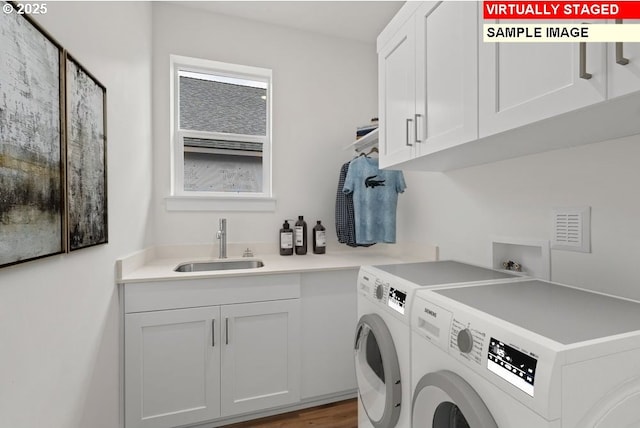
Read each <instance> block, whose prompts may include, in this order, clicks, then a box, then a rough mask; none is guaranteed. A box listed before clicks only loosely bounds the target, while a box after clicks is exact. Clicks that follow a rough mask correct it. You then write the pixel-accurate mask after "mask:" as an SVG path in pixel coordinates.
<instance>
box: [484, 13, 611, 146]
mask: <svg viewBox="0 0 640 428" xmlns="http://www.w3.org/2000/svg"><path fill="white" fill-rule="evenodd" d="M480 4H482V3H480ZM480 19H482V14H481V13H480ZM483 22H484V23H487V24H489V23H498V21H495V20H493V21H492V20H487V21H483ZM501 22H502V23H504V22H508V21H501ZM517 22H518V23H527V21H524V20H518V21H517ZM530 22H533V21H530ZM558 22H564V21H558ZM580 46H581V44H580V43H489V42H487V43H485V42H483V41H482V40H480V42H479V47H480V49H479V82H480V83H479V97H480V98H479V117H480V124H479V131H480V132H479V135H480V137H485V136H488V135H492V134H496V133H498V132H501V131H505V130H507V129H512V128H516V127H519V126H522V125H526V124H529V123H533V122H536V121H539V120H542V119H546V118H549V117H552V116H556V115H559V114H562V113H566V112H569V111H572V110H576V109H578V108H581V107H586V106H588V105H591V104H595V103H597V102H600V101H603V100H604V99H605V98H606V55H605V52H606V43H584V44H582V46H584V48H585V49H584V51H583V52H582V53H581V49H580ZM581 57H582V58H583V59H585V61H586V72H588V73H590V74H591V78H590V79H586V78H583V77H580V59H581Z"/></svg>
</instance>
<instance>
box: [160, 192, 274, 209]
mask: <svg viewBox="0 0 640 428" xmlns="http://www.w3.org/2000/svg"><path fill="white" fill-rule="evenodd" d="M164 200H165V206H166V209H167V211H250V212H259V211H263V212H265V211H270V212H274V211H275V210H276V199H275V198H260V197H255V196H253V197H242V196H234V197H226V198H225V197H212V196H167V197H165V198H164Z"/></svg>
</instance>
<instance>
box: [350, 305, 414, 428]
mask: <svg viewBox="0 0 640 428" xmlns="http://www.w3.org/2000/svg"><path fill="white" fill-rule="evenodd" d="M354 348H355V360H356V361H355V362H356V364H355V365H356V380H357V381H358V394H359V395H360V402H361V403H362V406H363V407H364V410H365V412H366V413H367V417H368V418H369V421H370V422H371V424H372V425H373V426H374V428H393V427H395V426H396V424H397V422H398V418H399V417H400V403H401V401H402V388H401V385H400V365H399V364H398V354H397V353H396V347H395V345H394V344H393V338H392V337H391V333H390V332H389V329H388V328H387V325H386V324H385V322H384V320H383V319H382V318H381V317H380V315H377V314H367V315H363V316H362V318H360V321H358V326H357V327H356V338H355V346H354Z"/></svg>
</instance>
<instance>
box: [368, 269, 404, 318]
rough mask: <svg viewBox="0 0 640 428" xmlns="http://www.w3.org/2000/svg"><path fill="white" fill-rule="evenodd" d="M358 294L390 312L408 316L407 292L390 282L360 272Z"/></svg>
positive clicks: (371, 274) (369, 273)
mask: <svg viewBox="0 0 640 428" xmlns="http://www.w3.org/2000/svg"><path fill="white" fill-rule="evenodd" d="M358 289H359V292H360V293H361V294H362V295H364V296H366V297H367V298H368V299H370V300H372V301H373V302H375V303H377V304H380V305H383V306H385V307H386V308H387V309H389V310H391V311H392V312H394V313H396V314H399V315H402V316H406V315H407V314H408V311H407V305H408V304H409V299H408V295H409V292H408V290H406V289H405V288H403V287H402V286H400V285H397V284H395V283H393V282H392V281H389V280H385V279H384V278H381V277H379V276H377V275H375V274H373V273H371V272H363V271H362V270H361V272H360V275H359V278H358Z"/></svg>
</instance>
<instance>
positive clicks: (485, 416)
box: [411, 280, 640, 428]
mask: <svg viewBox="0 0 640 428" xmlns="http://www.w3.org/2000/svg"><path fill="white" fill-rule="evenodd" d="M411 326H412V333H411V334H412V337H411V340H412V382H411V383H412V387H413V389H414V393H413V401H412V408H413V410H412V427H413V428H445V427H461V428H467V427H471V428H496V427H499V428H621V427H625V428H628V427H640V412H638V408H640V363H639V362H640V302H637V301H633V300H627V299H622V298H618V297H615V296H610V295H606V294H601V293H596V292H592V291H587V290H583V289H579V288H575V287H570V286H566V285H561V284H556V283H551V282H545V281H538V280H527V281H521V282H514V283H501V284H483V285H473V286H461V287H455V288H438V289H430V290H421V291H419V292H417V293H416V296H415V298H414V305H413V309H412V319H411Z"/></svg>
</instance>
